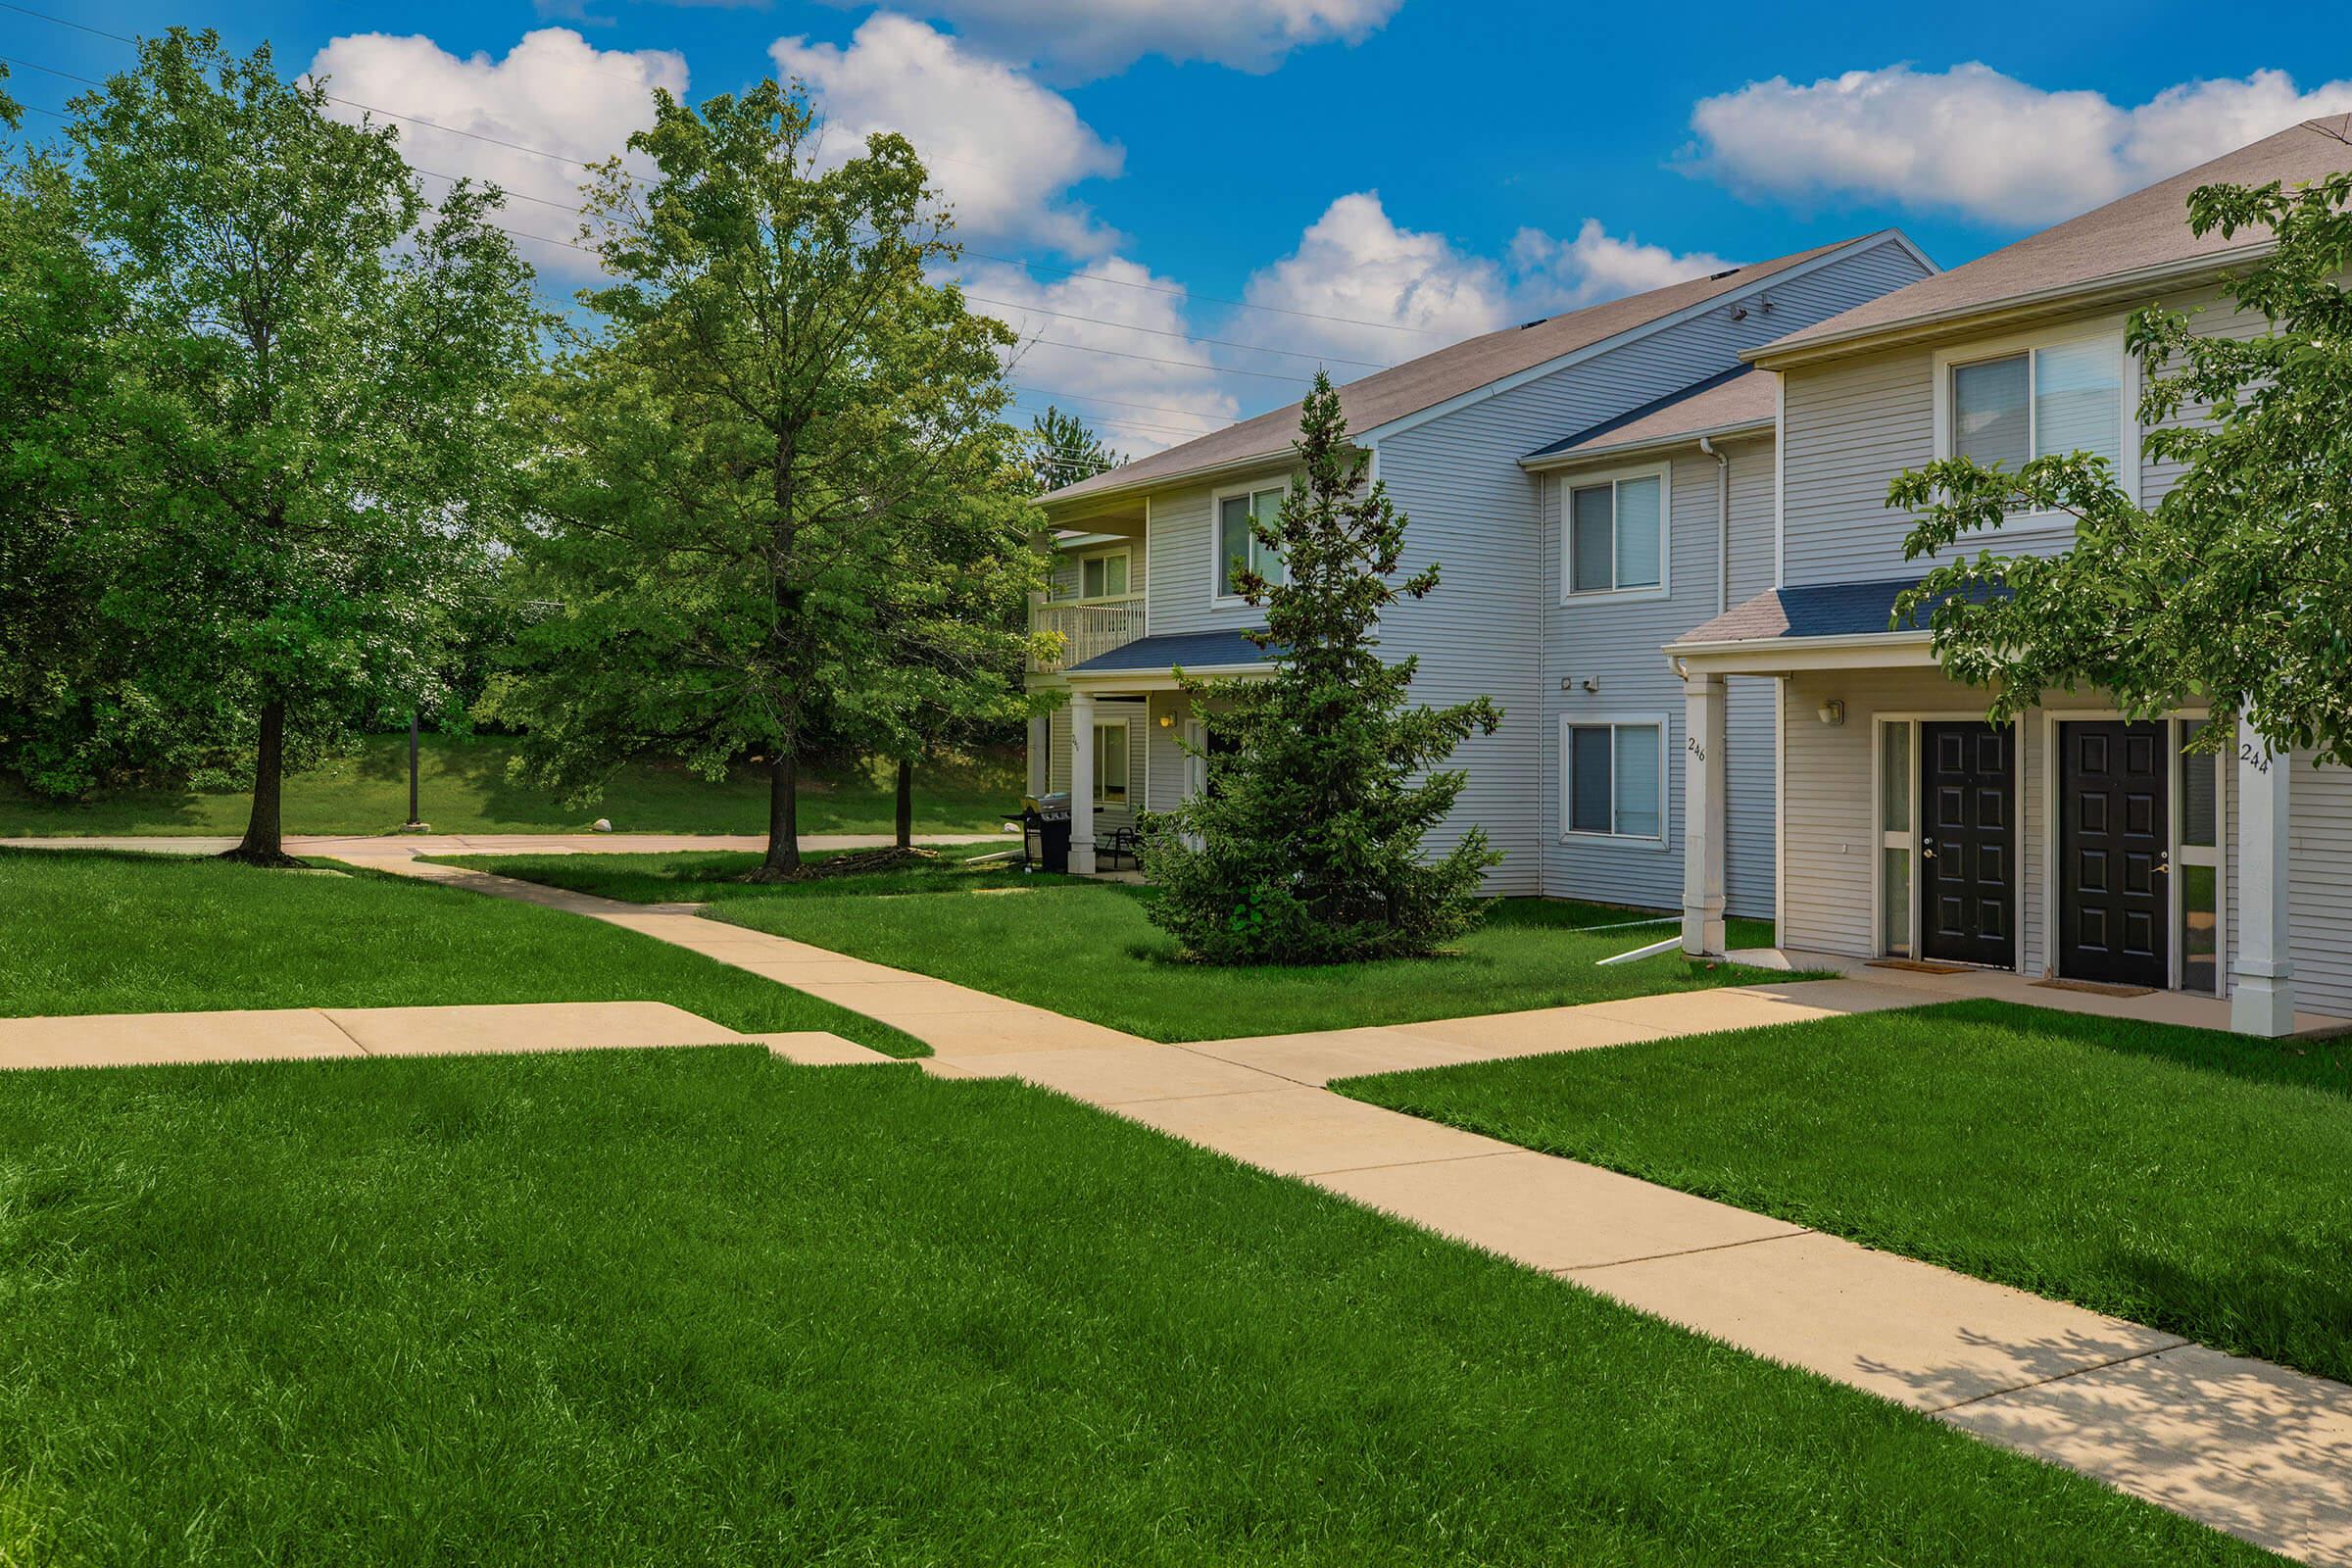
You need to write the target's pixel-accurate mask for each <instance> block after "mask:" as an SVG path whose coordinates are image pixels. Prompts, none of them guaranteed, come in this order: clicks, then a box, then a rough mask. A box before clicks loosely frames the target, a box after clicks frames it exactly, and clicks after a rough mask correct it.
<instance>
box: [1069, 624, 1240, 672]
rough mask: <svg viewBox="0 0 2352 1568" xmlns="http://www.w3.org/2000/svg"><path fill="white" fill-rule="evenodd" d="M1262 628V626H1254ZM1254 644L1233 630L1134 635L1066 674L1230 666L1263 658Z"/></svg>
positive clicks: (1222, 667)
mask: <svg viewBox="0 0 2352 1568" xmlns="http://www.w3.org/2000/svg"><path fill="white" fill-rule="evenodd" d="M1252 629H1254V630H1258V631H1263V630H1264V629H1265V628H1264V627H1262V626H1260V627H1255V628H1252ZM1266 660H1267V655H1266V654H1265V653H1264V652H1263V651H1262V650H1260V649H1259V648H1258V646H1257V644H1255V643H1253V642H1251V641H1250V639H1249V638H1248V637H1246V636H1244V635H1243V634H1242V632H1241V631H1239V630H1238V629H1237V630H1231V631H1227V630H1217V631H1175V632H1166V633H1163V634H1161V635H1159V636H1156V637H1138V638H1137V639H1136V640H1135V641H1133V642H1131V643H1124V644H1122V645H1120V646H1119V647H1117V648H1113V649H1112V650H1111V651H1110V652H1109V653H1107V654H1097V655H1096V656H1095V657H1094V658H1092V659H1090V660H1088V661H1087V662H1085V663H1083V664H1072V665H1071V666H1070V667H1069V668H1068V669H1066V670H1064V671H1063V672H1062V673H1064V674H1066V675H1132V674H1143V673H1147V672H1149V673H1152V674H1164V673H1165V672H1166V671H1168V670H1171V669H1175V668H1178V667H1179V666H1181V667H1183V668H1186V669H1231V668H1235V667H1237V666H1242V665H1249V664H1262V663H1264V662H1266Z"/></svg>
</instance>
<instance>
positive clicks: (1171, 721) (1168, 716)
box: [1159, 713, 1176, 729]
mask: <svg viewBox="0 0 2352 1568" xmlns="http://www.w3.org/2000/svg"><path fill="white" fill-rule="evenodd" d="M1159 727H1160V728H1161V729H1174V728H1175V727H1176V715H1175V714H1174V713H1162V714H1160V715H1159Z"/></svg>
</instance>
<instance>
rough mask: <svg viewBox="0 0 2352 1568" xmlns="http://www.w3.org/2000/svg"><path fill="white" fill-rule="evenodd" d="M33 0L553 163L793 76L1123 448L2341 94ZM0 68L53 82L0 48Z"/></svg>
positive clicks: (2109, 48)
mask: <svg viewBox="0 0 2352 1568" xmlns="http://www.w3.org/2000/svg"><path fill="white" fill-rule="evenodd" d="M26 3H27V4H29V5H30V7H31V9H32V10H34V11H40V12H46V13H48V14H50V15H51V16H54V17H60V18H67V19H70V20H72V21H75V22H80V23H82V24H84V25H90V26H96V27H100V28H103V29H104V30H106V31H110V32H117V33H139V32H151V31H157V30H160V29H161V28H163V27H164V26H167V25H171V24H172V23H175V22H178V23H187V24H190V25H202V24H210V25H217V26H219V27H220V28H221V31H222V32H223V33H224V34H225V35H226V37H227V38H228V40H229V41H230V42H231V43H233V44H236V45H238V46H248V45H251V44H253V43H257V42H259V41H261V40H263V39H265V38H267V39H269V40H270V41H272V42H273V43H274V44H275V45H276V47H277V49H278V52H279V56H280V59H281V61H282V63H283V64H284V65H285V66H286V67H287V68H288V69H290V70H301V69H306V68H312V67H318V68H320V69H325V70H328V71H330V72H331V73H332V74H333V75H334V77H335V81H336V88H337V90H339V91H341V92H343V93H345V94H347V95H348V96H351V97H354V98H358V99H361V100H364V101H366V102H368V103H370V104H374V105H376V106H378V107H380V108H382V109H385V110H389V111H394V112H403V113H408V114H411V115H415V116H419V117H422V118H425V119H430V120H434V121H436V122H438V123H440V124H443V125H460V126H466V127H468V128H471V129H473V130H475V131H476V132H477V133H478V134H480V135H486V136H492V137H495V138H497V139H498V140H503V141H511V142H516V143H520V144H523V145H526V146H530V147H534V148H538V149H541V150H542V151H545V152H550V153H556V154H561V155H564V156H566V157H572V158H589V157H595V156H600V155H602V154H604V153H607V152H610V151H613V150H616V149H617V147H618V145H619V143H620V141H621V139H622V138H623V137H624V136H625V135H626V133H627V131H628V130H629V129H630V128H631V127H632V126H633V125H634V124H636V123H641V121H642V118H643V113H644V111H643V102H644V98H645V93H646V83H647V82H649V81H661V82H664V83H666V84H669V85H673V86H676V85H681V84H682V85H683V86H684V87H685V88H686V90H687V92H688V95H689V96H692V97H700V96H705V95H708V94H710V93H711V92H715V91H720V90H725V89H730V88H735V87H739V86H741V85H743V84H744V83H745V82H747V81H750V80H753V79H756V78H757V77H758V76H760V75H761V74H764V73H771V72H777V71H780V70H782V71H792V72H797V73H801V74H803V75H804V76H805V77H806V78H807V79H808V80H809V82H810V84H811V86H812V89H813V90H814V93H815V96H816V97H817V99H818V102H819V104H820V107H822V108H823V109H824V110H825V111H826V113H827V114H828V116H829V117H830V118H831V119H832V120H833V121H834V122H835V123H836V124H838V125H841V126H843V127H844V128H846V129H848V130H850V131H852V132H858V131H862V130H864V129H868V128H872V127H874V126H878V125H889V126H891V127H892V128H897V129H903V130H906V131H907V133H908V134H909V135H911V136H913V138H914V139H915V141H916V144H917V146H918V148H921V149H923V150H925V151H926V153H928V154H930V155H933V157H934V160H935V161H934V163H933V169H934V172H935V174H936V175H937V176H938V178H939V180H940V183H941V184H942V186H943V187H944V188H945V190H946V192H947V194H948V195H949V197H950V198H951V199H952V200H953V201H954V202H955V203H956V209H957V212H958V215H959V219H960V221H961V226H962V229H963V231H964V234H965V236H966V238H967V240H968V242H969V244H970V245H971V246H972V248H973V249H974V251H975V252H978V253H981V254H978V255H975V256H974V257H972V258H971V259H970V260H969V262H968V264H967V267H966V269H965V273H966V277H967V279H968V281H969V283H970V285H971V287H972V290H973V292H974V293H975V294H982V295H985V296H987V297H989V298H991V299H994V300H999V301H1002V302H1004V303H1003V304H1001V305H998V306H994V307H992V308H993V309H995V310H997V311H998V312H999V314H1004V315H1006V316H1007V317H1008V318H1010V319H1015V321H1016V324H1018V325H1020V326H1021V327H1022V328H1023V330H1024V333H1025V334H1027V335H1028V336H1030V337H1032V338H1035V339H1037V340H1038V341H1037V343H1036V345H1035V346H1034V347H1032V348H1030V349H1029V350H1027V351H1026V353H1025V356H1024V358H1023V361H1022V363H1021V365H1020V367H1019V368H1018V369H1017V371H1016V380H1017V381H1018V382H1019V384H1020V385H1021V386H1022V388H1023V391H1022V393H1021V396H1020V401H1021V403H1022V404H1023V405H1024V406H1033V405H1037V404H1041V403H1043V402H1044V401H1047V400H1048V399H1049V398H1053V399H1055V400H1058V401H1061V402H1062V403H1064V404H1065V406H1077V407H1080V408H1081V409H1083V410H1084V411H1086V412H1088V413H1090V414H1092V415H1094V416H1096V417H1099V418H1100V419H1101V420H1102V421H1103V424H1104V428H1105V432H1106V433H1107V434H1109V435H1110V436H1111V437H1112V438H1113V439H1114V441H1115V442H1116V443H1117V444H1119V445H1121V446H1123V447H1125V448H1127V449H1129V450H1138V451H1140V450H1148V449H1151V448H1154V447H1158V446H1161V445H1165V444H1168V443H1170V442H1172V441H1174V440H1177V439H1181V432H1188V431H1194V430H1200V429H1204V428H1208V427H1211V426H1213V425H1214V424H1216V423H1218V422H1222V421H1223V420H1224V419H1227V418H1230V417H1236V416H1241V415H1247V414H1250V413H1255V412H1258V411H1260V410H1262V409H1265V408H1268V407H1272V406H1275V405H1278V404H1280V403H1283V402H1286V401H1289V400H1290V399H1291V398H1293V397H1295V396H1296V395H1297V394H1298V392H1299V382H1298V381H1297V380H1296V379H1293V378H1294V377H1299V376H1304V375H1307V374H1311V373H1312V370H1313V368H1314V367H1315V366H1316V365H1317V364H1318V363H1325V364H1328V365H1329V366H1330V368H1332V370H1333V372H1334V373H1335V375H1340V376H1342V377H1345V376H1347V375H1349V374H1355V373H1361V371H1362V368H1364V367H1365V366H1367V365H1373V364H1380V363H1388V362H1392V361H1395V360H1398V359H1403V358H1409V357H1410V356H1411V355H1413V354H1415V353H1419V352H1423V351H1426V350H1427V349H1430V348H1434V347H1437V346H1440V345H1442V344H1443V343H1445V342H1446V341H1449V340H1451V339H1453V338H1457V337H1460V336H1463V335H1465V334H1467V333H1468V332H1471V331H1476V330H1482V329H1486V328H1490V327H1493V326H1495V325H1501V324H1505V323H1507V322H1508V321H1511V320H1519V319H1529V318H1532V317H1535V316H1541V315H1545V314H1549V313H1550V312H1552V311H1556V310H1560V309H1568V308H1574V307H1575V306H1577V305H1580V304H1585V303H1591V302H1592V301H1593V300H1596V299H1599V298H1605V297H1607V296H1609V295H1611V294H1615V293H1623V292H1627V291H1630V290H1632V289H1635V288H1639V287H1647V286H1654V285H1656V284H1659V283H1663V282H1667V281H1671V280H1673V279H1674V278H1676V277H1680V276H1687V275H1691V273H1693V272H1696V271H1701V270H1713V269H1714V268H1715V267H1718V266H1721V265H1724V264H1725V263H1727V262H1744V261H1754V260H1761V259H1763V258H1767V257H1771V256H1776V255H1780V254H1783V253H1785V252H1788V251H1791V250H1796V249H1799V248H1802V247H1805V246H1809V245H1814V244H1819V243H1821V242H1823V241H1826V240H1831V239H1836V238H1840V237H1843V236H1846V235H1850V234H1855V233H1860V232H1864V231H1867V230H1870V229H1874V228H1879V227H1884V226H1887V225H1896V226H1900V227H1901V228H1903V229H1904V230H1905V231H1906V232H1907V233H1909V234H1910V235H1911V236H1912V238H1913V239H1915V240H1916V241H1918V242H1919V243H1920V244H1921V245H1922V246H1924V247H1925V248H1926V249H1927V251H1928V252H1929V254H1931V255H1932V256H1933V257H1935V258H1936V261H1938V262H1939V263H1941V264H1943V265H1945V266H1951V265H1955V264H1957V263H1960V262H1963V261H1966V260H1968V259H1969V258H1971V257H1973V256H1976V255H1979V254H1982V253H1983V252H1984V251H1985V250H1988V249H1990V248H1992V247H1994V246H1996V245H1998V244H2000V243H2003V242H2004V241H2006V240H2009V239H2012V238H2015V237H2016V236H2017V235H2019V234H2021V233H2024V232H2027V231H2030V230H2031V229H2033V228H2035V227H2039V226H2042V225H2043V224H2045V223H2047V222H2049V221H2055V220H2057V219H2059V218H2063V217H2065V216H2067V215H2069V214H2071V213H2073V212H2077V211H2081V210H2082V209H2083V208H2085V207H2088V206H2091V205H2095V204H2096V203H2097V202H2098V201H2101V200H2104V199H2107V198H2108V197H2111V196H2113V195H2116V194H2120V193H2121V192H2122V191H2124V190H2128V189H2131V188H2133V187H2135V186H2137V185H2139V184H2143V183H2146V182H2147V181H2148V180H2150V179H2154V178H2160V177H2162V176H2164V175H2166V174H2169V173H2172V172H2177V171H2178V170H2179V169H2180V168H2183V167H2187V166H2188V165H2190V164H2193V163H2195V162H2199V161H2201V160H2203V159H2204V158H2207V157H2211V156H2213V155H2215V154H2217V153H2219V152H2222V151H2226V150H2228V149H2229V148H2230V147H2232V146H2236V145H2240V144H2242V143H2243V142H2246V141H2250V140H2253V139H2255V138H2256V137H2258V136H2260V135H2263V134H2267V133H2268V132H2269V131H2271V130H2275V129H2278V128H2279V127H2280V126H2282V125H2284V124H2285V123H2291V122H2292V121H2293V120H2296V119H2300V118H2303V117H2305V116H2307V115H2310V114H2314V113H2320V112H2326V111H2342V110H2352V79H2347V78H2352V31H2346V32H2342V33H2339V34H2338V35H2336V36H2333V37H2330V36H2327V35H2324V34H2322V33H2320V32H2318V31H2317V30H2315V29H2314V28H2313V27H2312V26H2311V25H2310V19H2311V13H2310V11H2309V9H2308V7H2307V6H2306V7H2292V8H2290V7H2288V6H2285V5H2270V4H2265V3H2252V4H2239V5H2236V6H2233V7H2232V8H2230V11H2229V18H2228V22H2229V25H2227V26H2217V25H2215V23H2214V13H2213V11H2212V9H2211V7H2209V6H2202V5H2200V6H2193V7H2192V6H2190V5H2186V4H2175V3H2169V0H2156V3H2149V4H2143V5H2141V6H2138V7H2135V8H2129V9H2127V8H2118V7H2112V6H2071V7H2070V6H2063V5H2053V4H2037V5H2013V6H2004V5H1994V6H1990V7H1987V6H1982V5H1981V6H1977V7H1968V8H1950V9H1948V10H1941V9H1938V8H1926V9H1925V10H1922V9H1920V8H1913V7H1879V8H1867V9H1866V8H1843V7H1838V8H1833V7H1827V6H1797V7H1791V8H1789V9H1788V10H1786V11H1783V12H1781V13H1779V14H1765V13H1761V12H1759V11H1758V10H1757V9H1756V8H1753V7H1723V6H1712V5H1706V4H1695V5H1694V4H1689V3H1686V4H1683V5H1679V6H1676V7H1673V8H1666V7H1658V6H1642V5H1616V6H1598V7H1566V6H1554V7H1541V8H1537V7H1525V8H1522V7H1512V6H1502V5H1480V4H1471V3H1467V0H1447V3H1445V4H1439V3H1436V0H1184V3H1182V4H1178V5H1163V4H1152V3H1145V0H927V3H914V4H909V5H908V6H907V8H906V9H892V10H876V9H874V8H871V7H867V6H861V5H849V4H831V5H827V4H816V5H809V4H794V3H787V0H776V3H774V4H772V5H757V4H745V5H734V4H698V5H684V4H664V3H656V0H536V3H534V0H478V3H473V4H463V5H461V4H455V3H443V0H434V3H429V4H417V3H405V4H396V3H390V0H360V3H356V4H355V3H340V4H326V3H321V0H273V3H270V4H237V5H228V4H222V5H220V6H219V7H217V8H216V9H211V10H204V9H198V10H187V9H181V8H177V7H172V6H166V5H156V4H149V3H145V0H136V3H130V4H121V5H113V6H108V7H105V8H97V7H89V8H83V7H74V8H73V9H71V10H69V9H68V8H67V7H66V6H65V5H64V4H63V3H62V0H26ZM2184 39H2193V40H2196V44H2195V49H2194V51H2193V53H2192V52H2190V51H2188V50H2186V49H2184V48H2183V47H2182V45H2181V42H2180V41H2181V40H2184ZM0 56H7V57H9V58H11V59H12V60H15V61H18V62H21V63H28V64H30V65H34V66H47V67H51V68H55V69H58V70H64V71H69V72H73V73H78V74H82V75H90V76H97V75H103V74H105V73H108V72H109V71H112V70H116V69H120V68H121V67H122V66H123V64H124V62H125V61H126V59H127V57H128V50H127V49H126V47H125V46H124V45H123V44H121V43H119V42H115V41H113V40H111V39H108V38H105V37H100V36H97V35H94V34H92V33H88V32H81V31H76V30H73V28H71V27H67V26H61V25H55V24H53V23H50V22H44V21H41V20H38V19H36V18H35V17H32V16H28V15H25V14H24V13H23V12H21V11H18V10H14V9H0ZM12 87H13V88H14V89H15V90H17V91H18V92H19V95H20V96H22V97H23V98H25V100H26V101H28V102H32V103H36V104H47V105H51V106H62V104H63V102H64V100H65V98H66V96H67V95H69V94H70V93H71V92H73V91H74V90H77V89H75V88H74V87H73V84H72V83H70V82H67V81H64V80H62V79H60V78H57V77H54V76H45V75H44V74H43V73H40V72H38V71H35V70H26V69H23V66H22V65H20V67H19V69H18V70H17V73H16V75H15V78H14V80H13V82H12ZM50 123H52V124H54V122H50ZM39 124H40V121H39V119H38V118H37V117H36V120H35V124H34V127H33V128H35V129H37V128H39ZM405 134H406V138H407V144H408V147H409V150H410V155H411V158H412V160H413V161H414V162H416V163H417V165H418V166H419V167H420V168H424V169H428V170H432V171H434V172H437V173H479V174H484V175H488V176H490V177H495V178H498V179H500V180H502V181H503V182H505V183H507V184H508V185H509V186H510V187H511V188H513V189H515V191H516V192H517V193H518V194H519V195H522V196H527V197H533V198H536V199H535V200H517V201H516V202H515V204H514V205H513V207H512V209H511V211H512V213H513V217H512V219H511V221H512V223H513V225H514V226H515V228H516V229H518V230H528V231H533V232H537V233H540V234H546V235H556V236H563V235H568V234H569V233H570V232H571V221H572V220H571V216H570V215H569V214H568V213H566V212H564V210H563V204H564V202H565V201H566V200H567V199H568V190H569V187H570V185H571V183H572V181H573V180H574V179H576V177H577V170H576V168H574V167H572V166H570V165H567V164H565V163H563V162H562V161H561V160H560V159H556V158H538V157H532V156H528V155H523V154H516V153H511V152H508V151H506V150H504V149H500V148H496V147H493V146H491V145H490V144H489V143H487V142H483V141H477V140H471V139H466V138H460V137H454V136H450V135H446V134H443V133H441V132H439V131H436V130H433V129H431V128H428V127H425V126H422V125H417V124H414V123H412V124H410V125H408V126H407V127H406V132H405ZM523 248H524V250H525V252H526V254H528V255H530V256H531V258H532V259H533V261H534V262H536V263H538V264H540V265H541V266H542V268H543V270H544V271H545V273H546V280H547V285H548V287H549V289H550V291H551V292H553V293H556V294H563V293H565V292H567V291H568V290H569V289H571V288H573V287H575V286H577V284H578V283H579V282H580V281H581V273H580V268H581V267H582V266H583V264H584V263H585V261H586V259H585V258H584V257H582V256H581V255H579V254H578V253H577V252H572V251H567V250H564V249H563V248H561V247H556V246H548V245H537V244H527V243H526V244H525V245H524V247H523ZM1072 273H1081V274H1093V275H1091V276H1085V275H1081V276H1073V275H1071V274H1072ZM1226 301H1240V302H1245V303H1244V304H1242V305H1238V306H1237V305H1231V304H1225V303H1219V302H1226ZM1252 307H1254V308H1252ZM1045 311H1052V312H1057V313H1059V314H1057V315H1054V316H1047V315H1043V314H1036V313H1040V312H1045ZM1331 318H1339V319H1331ZM1278 351H1286V352H1278ZM1113 420H1116V421H1119V422H1118V423H1115V424H1114V423H1112V422H1111V421H1113Z"/></svg>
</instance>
